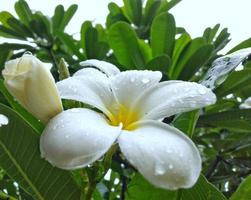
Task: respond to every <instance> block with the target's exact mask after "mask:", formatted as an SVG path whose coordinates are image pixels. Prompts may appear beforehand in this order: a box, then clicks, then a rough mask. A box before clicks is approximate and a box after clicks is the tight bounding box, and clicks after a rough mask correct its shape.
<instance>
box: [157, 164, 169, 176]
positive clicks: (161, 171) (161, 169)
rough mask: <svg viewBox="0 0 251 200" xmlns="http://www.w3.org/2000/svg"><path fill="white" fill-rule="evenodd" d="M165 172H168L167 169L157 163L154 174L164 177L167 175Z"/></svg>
mask: <svg viewBox="0 0 251 200" xmlns="http://www.w3.org/2000/svg"><path fill="white" fill-rule="evenodd" d="M165 172H166V169H165V168H164V167H163V166H162V165H160V164H159V163H157V164H156V166H155V171H154V174H155V175H163V174H165Z"/></svg>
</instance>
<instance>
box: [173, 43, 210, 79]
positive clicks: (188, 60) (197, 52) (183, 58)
mask: <svg viewBox="0 0 251 200" xmlns="http://www.w3.org/2000/svg"><path fill="white" fill-rule="evenodd" d="M212 50H213V46H212V45H211V44H207V43H206V41H205V39H204V38H196V39H194V40H192V41H191V42H190V43H189V44H188V45H187V47H186V49H185V50H184V51H183V52H182V54H181V55H180V57H179V59H178V62H177V63H176V66H175V67H174V70H173V73H172V74H170V76H171V78H172V79H178V78H179V79H182V80H188V79H189V78H191V77H192V76H193V75H194V73H195V72H196V71H197V70H198V69H199V68H200V67H201V66H202V65H203V64H204V63H205V62H206V61H207V60H208V58H209V57H210V55H211V52H212Z"/></svg>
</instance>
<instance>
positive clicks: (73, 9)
mask: <svg viewBox="0 0 251 200" xmlns="http://www.w3.org/2000/svg"><path fill="white" fill-rule="evenodd" d="M77 9H78V6H77V5H76V4H73V5H71V6H70V7H69V8H68V9H67V10H66V12H65V13H64V16H63V19H62V20H61V23H60V26H59V28H58V31H64V29H65V27H66V26H67V25H68V23H69V22H70V20H71V18H72V17H73V15H74V14H75V12H76V11H77Z"/></svg>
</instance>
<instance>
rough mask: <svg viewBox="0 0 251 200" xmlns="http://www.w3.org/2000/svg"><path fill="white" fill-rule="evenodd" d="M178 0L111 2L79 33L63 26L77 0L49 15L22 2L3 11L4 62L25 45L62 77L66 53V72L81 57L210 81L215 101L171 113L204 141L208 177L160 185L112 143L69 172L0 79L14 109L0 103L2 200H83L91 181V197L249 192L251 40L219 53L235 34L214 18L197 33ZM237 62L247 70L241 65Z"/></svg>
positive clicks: (0, 62)
mask: <svg viewBox="0 0 251 200" xmlns="http://www.w3.org/2000/svg"><path fill="white" fill-rule="evenodd" d="M180 1H181V0H171V1H167V0H147V1H146V3H145V4H143V1H141V0H124V1H123V2H124V5H122V6H119V5H117V4H116V3H109V5H108V9H109V14H108V16H107V18H106V26H103V25H101V24H93V23H92V22H91V21H85V22H81V23H82V25H81V27H80V30H79V33H80V38H77V37H76V36H75V35H70V34H69V33H67V32H66V31H65V30H66V27H67V25H68V24H69V23H70V21H71V19H72V17H73V16H74V14H75V12H76V11H77V5H71V6H70V7H69V8H67V9H65V8H64V7H63V6H62V5H58V6H57V7H56V8H55V11H54V14H53V16H45V15H44V14H43V13H41V12H39V11H34V10H33V9H31V8H29V5H28V3H27V2H26V1H25V0H18V1H17V2H16V4H15V11H16V15H14V14H11V13H9V12H8V11H2V12H0V23H1V24H0V37H2V38H7V39H8V38H11V39H16V40H15V42H8V43H7V42H5V43H2V44H0V51H1V55H0V69H3V68H4V63H5V62H6V61H7V60H10V59H14V58H17V57H20V56H21V55H23V53H24V52H26V51H29V52H31V53H33V54H34V55H36V56H37V57H38V58H40V59H41V60H42V61H44V62H49V63H52V64H53V66H52V68H51V71H52V73H53V75H54V77H55V79H56V80H59V79H62V76H61V75H62V74H60V77H59V71H60V70H61V67H62V58H63V59H64V62H63V65H64V66H65V65H69V73H70V75H72V74H73V73H74V72H75V71H77V70H78V69H79V68H80V67H81V66H80V65H79V62H80V61H83V60H86V59H100V60H105V61H108V62H111V63H113V64H115V65H116V66H118V67H119V68H120V69H121V70H122V71H123V70H126V69H130V70H132V69H143V70H144V69H148V70H157V71H161V72H162V73H163V75H164V76H163V80H170V79H179V80H186V81H195V82H200V83H201V84H203V85H205V86H208V87H210V88H211V89H213V90H214V92H215V93H216V95H217V103H216V104H215V105H212V106H210V107H207V108H206V109H203V110H196V111H192V112H188V113H181V114H179V115H177V116H172V117H170V118H168V119H165V121H168V122H169V123H171V124H172V125H174V126H175V127H177V128H179V129H180V130H182V131H183V132H184V133H186V134H187V135H188V136H189V137H192V139H193V140H194V142H195V143H196V145H198V146H199V149H200V152H201V156H202V160H203V170H202V173H203V174H204V175H205V176H204V175H203V174H202V175H201V177H200V178H199V181H198V182H197V183H196V185H195V186H194V187H193V188H191V189H182V190H179V191H167V190H163V189H158V188H155V187H154V186H152V185H151V184H149V183H148V182H147V181H146V180H145V179H144V178H143V177H142V176H141V175H139V174H138V173H137V172H136V170H135V168H134V167H133V166H131V165H130V164H129V163H127V162H126V161H125V160H124V157H123V156H122V155H121V153H120V152H119V150H117V149H116V148H115V150H114V152H112V154H109V153H108V154H107V155H106V156H105V159H104V161H98V162H96V163H94V165H93V166H89V167H87V168H86V169H85V170H77V171H74V172H72V176H71V175H70V174H69V173H67V172H65V171H61V170H58V169H56V168H53V167H52V166H51V165H50V164H48V163H47V162H46V161H44V160H43V159H41V158H40V153H39V148H38V141H39V134H40V133H41V132H42V130H43V128H44V125H42V124H41V123H40V122H39V121H38V120H37V119H35V118H34V117H33V116H32V115H31V114H30V113H28V112H27V111H26V110H25V109H24V108H22V107H21V106H20V105H19V104H18V103H17V102H16V101H15V99H13V97H12V96H11V95H10V94H9V93H8V91H7V90H6V88H5V86H4V84H3V80H0V102H1V103H2V104H5V105H6V106H8V107H6V106H3V105H1V106H0V110H1V112H0V113H1V114H5V115H6V116H8V118H9V120H10V124H9V125H8V126H3V127H0V166H1V168H2V169H0V198H9V199H13V200H14V199H27V200H30V199H46V200H47V199H53V198H54V199H60V200H65V199H79V198H80V193H81V192H82V193H83V191H81V189H80V187H82V189H83V188H86V187H87V186H88V184H89V183H91V184H92V186H93V188H92V189H94V190H93V191H92V192H93V198H94V199H95V200H101V199H109V200H111V199H123V198H124V197H125V196H126V199H127V200H137V199H138V200H140V199H142V200H143V199H152V200H157V199H175V200H176V199H177V200H178V199H180V200H181V199H182V200H190V199H191V200H192V199H199V200H211V199H212V200H215V199H220V200H225V199H226V198H225V197H224V195H225V196H226V197H231V195H232V194H234V195H233V196H232V197H231V200H237V199H240V200H242V199H243V200H244V199H245V200H246V199H248V198H249V197H250V187H249V186H250V176H248V175H249V174H250V166H251V162H250V154H251V137H250V132H251V125H250V122H251V111H250V109H246V110H240V109H239V105H240V104H241V103H242V102H244V100H245V99H246V98H248V97H249V96H251V84H250V83H251V77H250V76H251V75H250V74H251V71H250V69H251V68H250V67H251V62H250V61H248V57H249V55H250V53H251V51H250V49H248V50H245V51H238V50H240V49H243V48H248V47H251V42H250V41H251V40H250V38H249V39H247V40H245V41H243V42H241V43H240V44H239V45H237V46H236V47H234V48H232V49H231V50H230V51H229V53H231V54H229V55H222V53H221V51H220V50H222V49H223V48H224V47H225V46H226V45H227V44H228V42H229V41H230V39H229V37H230V34H229V33H228V30H227V29H226V28H223V29H222V28H221V27H220V25H219V24H216V25H215V26H214V27H208V28H206V29H205V30H204V32H203V30H202V32H203V34H202V35H201V36H198V37H196V38H192V37H191V36H190V34H189V33H188V32H187V31H186V30H185V29H184V28H183V27H178V25H176V22H175V18H174V17H173V16H172V15H171V14H170V13H169V10H170V9H172V8H173V7H174V6H176V5H177V4H178V3H179V2H180ZM15 16H17V17H15ZM24 41H25V44H24ZM236 51H237V52H236ZM240 64H243V69H242V68H241V69H239V70H238V71H237V70H236V67H237V66H238V65H240ZM68 75H69V74H68V71H67V75H66V76H68ZM71 103H72V102H68V104H71ZM72 104H73V103H72ZM74 105H75V102H74ZM20 155H21V156H20ZM109 168H110V169H111V170H112V171H111V177H110V179H109V180H106V179H104V178H103V177H104V175H105V173H106V172H107V170H108V169H109ZM93 176H95V178H93ZM205 177H206V178H205ZM246 177H248V178H246ZM245 178H246V179H245ZM73 179H74V180H73ZM243 179H245V181H243V183H242V184H241V185H240V186H239V184H240V183H241V181H242V180H243ZM115 180H118V181H117V183H115V182H116V181H115ZM15 181H16V182H17V183H18V186H17V187H16V186H14V185H13V183H14V182H15ZM75 182H76V183H77V184H78V186H76V185H75ZM237 188H238V189H237ZM3 189H7V191H8V194H6V193H5V192H4V190H3ZM236 189H237V191H236ZM235 191H236V192H235ZM223 194H224V195H223ZM71 195H75V196H71ZM81 198H82V199H85V197H84V196H81Z"/></svg>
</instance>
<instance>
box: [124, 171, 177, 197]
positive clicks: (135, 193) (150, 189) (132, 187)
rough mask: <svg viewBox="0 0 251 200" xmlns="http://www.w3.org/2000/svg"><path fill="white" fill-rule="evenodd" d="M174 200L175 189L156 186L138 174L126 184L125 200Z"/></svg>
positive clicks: (175, 195)
mask: <svg viewBox="0 0 251 200" xmlns="http://www.w3.org/2000/svg"><path fill="white" fill-rule="evenodd" d="M146 199H147V200H157V199H158V200H160V199H163V200H164V199H168V200H176V199H177V191H168V190H164V189H160V188H156V187H154V186H153V185H151V184H150V183H149V182H147V181H146V180H145V179H144V178H143V177H142V176H141V175H140V174H136V175H135V176H134V177H133V179H132V181H131V182H130V183H129V185H128V190H127V193H126V200H146Z"/></svg>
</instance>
